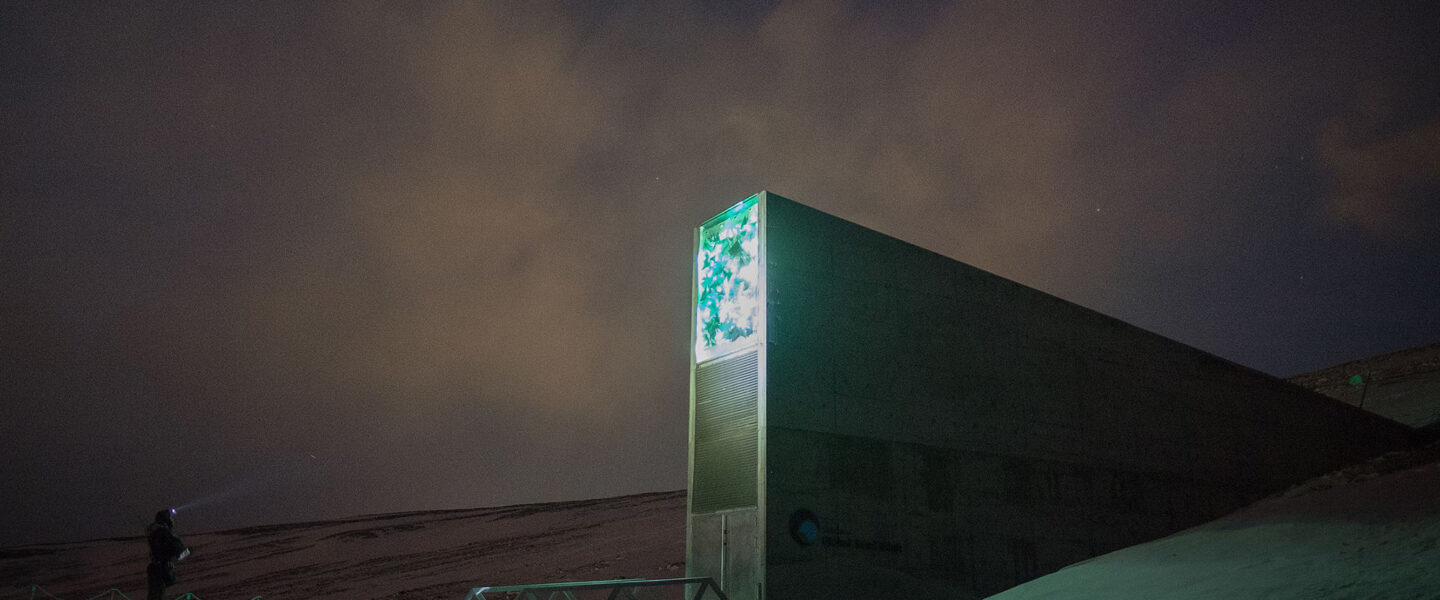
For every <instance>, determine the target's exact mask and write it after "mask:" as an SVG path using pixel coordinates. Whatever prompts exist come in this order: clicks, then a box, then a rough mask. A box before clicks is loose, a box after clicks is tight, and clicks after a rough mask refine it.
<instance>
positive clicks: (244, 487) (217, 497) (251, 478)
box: [170, 454, 319, 514]
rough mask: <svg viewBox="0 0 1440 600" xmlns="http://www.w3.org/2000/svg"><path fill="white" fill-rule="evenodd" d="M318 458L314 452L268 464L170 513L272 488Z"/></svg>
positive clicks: (171, 510)
mask: <svg viewBox="0 0 1440 600" xmlns="http://www.w3.org/2000/svg"><path fill="white" fill-rule="evenodd" d="M318 461H319V459H317V458H315V455H314V454H307V455H306V458H302V459H298V460H294V461H290V462H288V463H278V464H274V465H270V466H269V467H266V468H264V469H261V470H259V471H255V472H253V473H250V474H249V475H248V476H246V477H243V478H241V479H238V480H236V481H234V482H233V483H231V484H230V485H228V486H225V487H223V488H221V489H220V490H218V491H216V492H212V493H209V494H205V495H204V496H201V497H199V498H195V499H193V500H191V501H189V502H186V503H184V504H180V505H178V506H175V507H174V508H171V509H170V514H176V513H178V512H180V511H182V510H190V509H192V508H196V507H199V506H207V505H212V504H219V503H222V502H225V501H228V500H231V499H233V498H237V497H241V496H244V495H247V494H254V493H259V492H262V491H265V490H267V489H270V488H274V487H276V486H277V485H279V484H280V483H282V482H285V481H288V480H290V479H293V478H294V477H295V476H296V475H299V474H301V471H302V470H303V469H304V468H305V467H306V466H309V465H312V464H316V463H317V462H318Z"/></svg>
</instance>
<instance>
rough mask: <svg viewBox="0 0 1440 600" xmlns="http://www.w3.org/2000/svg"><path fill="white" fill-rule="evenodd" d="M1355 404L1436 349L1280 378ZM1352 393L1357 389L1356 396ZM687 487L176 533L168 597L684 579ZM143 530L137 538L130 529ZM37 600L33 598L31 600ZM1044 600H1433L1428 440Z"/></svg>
mask: <svg viewBox="0 0 1440 600" xmlns="http://www.w3.org/2000/svg"><path fill="white" fill-rule="evenodd" d="M1355 373H1363V374H1365V375H1366V376H1367V377H1368V378H1370V380H1371V388H1370V389H1369V390H1368V392H1367V398H1366V402H1365V408H1366V409H1371V410H1375V411H1376V412H1378V413H1380V414H1384V415H1387V416H1390V417H1391V418H1396V419H1399V420H1402V421H1404V422H1407V423H1409V424H1411V425H1416V426H1425V425H1431V429H1434V428H1435V427H1436V426H1435V425H1432V424H1435V423H1436V422H1437V421H1440V345H1432V346H1426V347H1422V348H1415V349H1411V350H1407V351H1402V352H1397V353H1392V354H1389V355H1384V356H1379V357H1374V358H1371V359H1365V360H1363V361H1355V362H1353V363H1346V364H1344V365H1339V366H1336V367H1332V368H1330V369H1326V370H1324V371H1317V372H1315V373H1309V374H1306V375H1302V376H1298V377H1295V378H1292V379H1291V381H1292V382H1295V383H1298V384H1300V385H1304V386H1306V387H1310V388H1311V389H1316V390H1318V391H1321V392H1323V393H1328V394H1331V395H1333V396H1335V397H1339V398H1341V399H1345V400H1347V401H1351V402H1352V403H1358V400H1359V397H1358V390H1357V389H1355V388H1351V387H1349V386H1348V383H1347V380H1348V378H1349V377H1350V376H1351V375H1353V374H1355ZM1351 396H1354V397H1353V398H1352V397H1351ZM684 513H685V493H684V492H683V491H677V492H662V493H654V494H641V495H635V496H624V497H620V498H607V499H599V500H584V501H575V502H560V503H549V504H532V505H523V506H510V507H499V508H482V509H469V510H452V511H429V512H414V513H397V514H387V515H369V516H361V517H354V518H349V519H338V520H333V521H321V522H312V523H296V524H287V525H267V526H260V527H249V528H244V529H234V530H228V531H217V532H210V533H187V532H186V531H185V529H184V525H185V523H184V520H183V514H182V515H181V516H182V519H181V521H180V528H181V529H180V533H181V534H182V535H184V537H185V541H186V542H187V543H188V544H189V545H190V546H191V547H192V548H194V550H195V555H194V556H193V557H191V558H190V559H189V560H186V561H185V562H184V563H182V564H181V566H180V583H179V584H178V585H176V586H175V587H172V588H171V589H170V594H169V596H170V597H171V598H174V597H176V596H179V595H181V594H183V593H185V592H192V593H194V594H196V595H197V596H199V597H200V598H201V599H202V600H248V599H250V598H251V597H253V596H256V595H262V596H264V597H265V598H269V599H276V600H278V599H280V598H296V599H306V600H310V599H326V598H336V599H339V598H345V599H346V600H361V599H368V598H406V599H414V600H429V599H432V598H433V599H447V600H462V599H463V598H464V596H465V593H466V592H467V591H468V590H469V589H470V588H472V587H477V586H482V585H507V584H520V583H537V582H549V581H588V580H597V579H618V578H627V577H639V578H666V577H679V576H682V575H683V574H684V572H685V566H684V562H683V561H684V554H685V518H684ZM138 533H139V532H137V534H138ZM146 560H147V558H146V548H145V542H144V540H143V538H141V537H138V536H137V537H134V538H123V539H109V540H95V541H90V542H80V543H72V544H48V545H37V546H24V547H18V548H7V549H0V600H10V599H12V598H21V597H28V596H29V594H30V588H29V586H30V585H31V584H39V585H41V586H43V587H44V589H45V590H46V591H48V592H50V593H52V594H54V595H56V596H59V597H60V598H62V599H63V600H86V599H88V598H91V597H93V596H96V595H98V594H101V593H103V592H105V591H106V590H108V589H110V588H118V589H119V590H120V591H121V592H123V593H125V594H127V595H128V596H130V597H131V598H132V599H134V600H139V599H140V598H143V597H144V593H145V591H144V585H145V582H144V569H145V563H146ZM37 597H40V596H37ZM992 598H995V599H997V600H1040V599H1061V598H1064V599H1096V600H1100V599H1104V600H1128V599H1146V600H1150V599H1169V598H1173V599H1202V598H1203V599H1225V600H1261V599H1266V600H1270V599H1287V598H1294V599H1302V598H1303V599H1320V600H1324V599H1333V600H1342V599H1343V600H1352V599H1363V598H1376V599H1380V598H1384V599H1404V598H1426V599H1435V598H1440V443H1437V444H1432V445H1430V446H1426V447H1424V448H1421V449H1416V450H1413V451H1410V452H1404V453H1394V454H1390V455H1386V456H1384V457H1381V458H1378V459H1376V460H1372V461H1368V462H1366V463H1363V464H1359V465H1353V466H1351V467H1349V468H1346V469H1343V470H1341V471H1338V472H1336V473H1332V474H1329V475H1326V476H1323V477H1320V478H1317V479H1314V480H1311V481H1309V482H1306V483H1304V484H1301V485H1299V486H1296V487H1294V488H1292V489H1291V490H1289V491H1287V492H1286V493H1284V494H1282V495H1279V496H1276V497H1273V498H1269V499H1266V500H1262V501H1260V502H1258V503H1256V504H1254V505H1251V506H1249V507H1247V508H1244V509H1241V510H1240V511H1237V512H1235V513H1233V514H1231V515H1229V516H1226V517H1224V518H1221V519H1219V520H1216V521H1212V522H1210V523H1207V524H1205V525H1201V526H1199V527H1195V528H1192V529H1188V530H1186V531H1182V532H1179V533H1176V534H1174V535H1171V536H1169V537H1165V538H1162V539H1159V540H1156V541H1153V542H1149V543H1146V544H1140V545H1137V546H1132V547H1129V548H1125V549H1123V550H1119V551H1116V552H1112V553H1110V554H1106V555H1103V556H1099V557H1096V558H1093V559H1090V560H1088V561H1085V562H1082V563H1078V564H1075V565H1071V566H1069V567H1066V568H1064V569H1061V570H1060V571H1058V572H1055V573H1052V574H1050V575H1047V576H1045V577H1041V578H1039V579H1037V580H1034V581H1031V582H1030V583H1027V584H1024V585H1021V586H1019V587H1016V588H1013V589H1011V590H1007V591H1006V592H1003V593H1001V594H999V595H996V596H993V597H992Z"/></svg>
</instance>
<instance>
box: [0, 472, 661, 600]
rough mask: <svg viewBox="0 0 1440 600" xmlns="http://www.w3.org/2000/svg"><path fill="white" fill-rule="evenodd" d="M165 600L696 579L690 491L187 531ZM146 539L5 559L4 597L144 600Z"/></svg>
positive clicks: (418, 593)
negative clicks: (41, 593)
mask: <svg viewBox="0 0 1440 600" xmlns="http://www.w3.org/2000/svg"><path fill="white" fill-rule="evenodd" d="M178 525H179V527H180V530H179V531H180V533H181V535H182V536H183V537H184V539H185V543H186V544H188V545H189V546H190V547H191V548H192V549H194V551H195V554H194V556H192V557H190V558H189V559H187V560H185V561H184V562H182V563H180V566H179V575H180V581H179V583H177V584H176V585H175V586H174V587H172V588H170V590H169V593H167V596H169V597H171V598H174V597H176V596H179V595H181V594H184V593H185V592H192V593H194V594H195V595H197V596H199V597H200V598H201V599H202V600H247V599H249V598H251V597H253V596H256V595H262V596H264V597H265V598H273V599H275V600H279V599H281V598H294V599H307V600H309V599H316V600H318V599H324V598H335V599H340V598H344V599H346V600H359V599H365V598H405V599H407V600H411V599H413V600H427V599H431V598H435V599H442V598H443V599H445V600H462V599H463V598H464V597H465V593H466V592H468V591H469V590H470V588H472V587H477V586H482V585H505V584H520V583H536V582H545V581H589V580H597V579H617V578H626V577H642V578H664V577H681V576H683V575H684V573H685V565H684V562H683V561H684V560H685V493H684V492H683V491H680V492H662V493H655V494H641V495H636V496H623V497H620V498H606V499H601V500H584V501H576V502H559V503H550V504H530V505H523V506H510V507H501V508H483V509H473V510H454V511H432V512H415V513H396V514H387V515H373V516H363V517H355V518H350V519H340V520H334V521H320V522H313V523H295V524H288V525H267V526H261V527H247V528H244V529H234V530H228V531H217V532H211V533H199V534H186V532H185V530H184V525H185V524H184V521H183V520H181V521H180V522H179V523H178ZM146 553H147V550H146V545H145V540H144V539H143V538H141V537H135V538H122V539H108V540H96V541H90V542H81V543H74V544H53V545H40V546H24V547H19V548H8V549H0V599H8V598H20V597H21V596H25V597H27V598H28V594H29V591H30V588H29V586H30V585H31V584H39V585H40V586H41V587H42V588H44V589H45V590H46V591H48V592H49V593H51V594H54V595H55V596H58V597H60V598H61V599H63V600H85V599H87V598H90V597H92V596H95V595H97V594H100V593H102V592H104V591H105V590H107V589H109V588H112V587H113V588H119V590H120V591H121V592H123V593H125V594H126V595H128V596H129V597H130V598H132V599H134V600H140V599H142V598H144V597H145V577H144V573H145V564H146V562H147V561H148V558H147V554H146Z"/></svg>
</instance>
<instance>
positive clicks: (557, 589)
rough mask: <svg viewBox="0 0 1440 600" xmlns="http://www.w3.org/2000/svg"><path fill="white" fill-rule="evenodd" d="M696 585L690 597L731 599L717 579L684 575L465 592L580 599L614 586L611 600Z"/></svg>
mask: <svg viewBox="0 0 1440 600" xmlns="http://www.w3.org/2000/svg"><path fill="white" fill-rule="evenodd" d="M690 585H693V586H695V595H693V596H690V600H702V599H703V598H705V597H706V596H705V592H714V597H716V598H719V599H720V600H730V598H729V597H727V596H726V595H725V592H723V591H721V590H720V586H718V585H715V580H713V579H711V578H709V577H682V578H677V579H614V580H610V581H577V582H570V583H534V584H528V585H506V586H487V587H477V588H473V589H471V590H470V593H469V594H466V595H465V600H507V599H511V598H514V599H516V600H576V596H575V593H576V592H583V591H594V590H601V591H603V590H610V595H609V596H607V597H606V598H607V599H608V600H636V597H635V590H636V589H637V588H643V587H672V586H690ZM487 594H488V595H487Z"/></svg>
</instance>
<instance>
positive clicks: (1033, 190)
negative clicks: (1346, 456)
mask: <svg viewBox="0 0 1440 600" xmlns="http://www.w3.org/2000/svg"><path fill="white" fill-rule="evenodd" d="M1425 11H1426V7H1425V6H1424V5H1423V3H1414V4H1403V5H1394V6H1386V7H1350V8H1345V9H1335V10H1320V9H1317V8H1315V7H1313V6H1310V5H1307V4H1304V3H1297V4H1295V5H1294V6H1283V5H1263V6H1250V5H1248V4H1244V5H1240V6H1233V7H1215V6H1213V5H1210V4H1188V3H1127V2H1106V3H1096V4H1090V5H1086V6H1078V5H1077V6H1068V5H1066V6H1056V5H1053V4H1044V5H1041V4H1026V3H1006V4H1000V5H995V4H967V3H955V4H943V3H922V4H915V5H912V6H910V7H908V8H907V9H904V10H901V9H897V8H894V7H893V6H892V5H890V4H889V3H868V2H826V1H801V2H784V3H774V4H771V3H755V4H753V5H749V6H745V7H743V8H735V7H733V6H727V7H726V8H724V9H719V8H714V7H709V6H704V5H702V4H700V3H672V4H669V5H667V6H664V7H660V8H657V7H654V6H645V5H641V4H639V3H626V2H619V3H575V4H564V3H431V4H424V5H410V4H393V3H374V4H350V3H347V4H343V5H342V4H303V5H273V6H268V5H267V6H260V7H254V6H229V5H205V6H196V5H186V4H179V5H172V6H143V7H142V6H139V5H117V4H113V3H105V4H91V5H79V4H71V5H35V6H18V5H14V6H7V7H5V8H4V14H3V15H0V24H3V25H0V27H3V30H0V45H3V51H4V52H3V57H0V67H3V73H0V75H3V77H0V86H3V88H0V89H3V94H0V126H3V130H4V131H5V142H4V145H3V150H0V153H3V154H0V248H3V257H4V259H3V263H0V267H3V270H0V287H3V289H4V290H5V291H4V292H3V294H0V301H3V304H0V311H3V312H0V377H3V379H4V380H5V381H7V382H9V387H8V389H7V390H6V392H5V396H6V397H5V405H6V406H7V407H10V408H9V409H8V410H7V415H6V419H5V420H4V423H3V424H0V434H3V439H4V440H5V442H4V444H5V446H4V454H5V456H6V457H7V458H6V475H7V480H8V481H11V482H12V483H11V484H10V485H7V487H6V490H5V492H4V493H5V496H4V505H5V506H6V507H8V508H10V509H11V510H10V511H9V516H7V517H6V520H5V521H4V524H3V526H0V529H3V530H4V531H6V532H8V533H7V534H6V537H4V538H3V539H0V542H4V543H15V542H21V541H33V540H40V539H45V540H56V539H66V538H74V537H84V536H91V535H109V534H126V533H134V529H135V528H134V527H133V526H132V525H133V523H132V521H134V517H133V515H141V516H143V515H145V514H148V513H150V512H153V511H154V510H155V508H156V507H158V506H164V505H166V504H174V503H180V502H183V501H186V500H188V499H191V498H198V497H201V496H205V495H207V494H212V493H215V492H216V490H226V489H231V488H233V487H234V482H235V481H242V482H243V481H263V482H266V483H264V484H263V486H262V485H260V484H256V485H254V486H252V487H256V488H259V487H264V488H265V489H263V490H259V489H257V490H256V491H253V492H246V493H244V494H238V495H236V496H235V497H234V499H233V500H230V501H227V502H225V503H217V504H214V505H212V506H211V507H210V508H207V509H204V510H201V509H196V513H195V514H194V515H191V516H189V517H187V519H188V521H187V522H188V523H189V524H190V525H191V526H193V527H214V526H221V525H230V524H237V523H243V522H260V521H272V522H273V521H282V520H288V519H296V518H307V517H315V516H322V515H336V514H347V513H355V512H374V511H382V510H395V509H405V508H427V507H457V506H477V505H484V504H494V503H502V502H519V501H528V500H542V499H563V498H574V497H581V496H597V495H604V494H618V493H623V492H632V491H640V490H649V489H670V488H678V487H681V486H683V484H684V452H683V447H684V443H685V428H684V419H685V410H686V408H685V398H686V391H685V390H686V387H685V386H686V377H687V375H686V372H685V368H686V367H685V365H686V346H687V342H688V333H687V326H688V314H687V303H688V299H689V291H688V288H687V285H688V272H689V265H690V257H689V256H688V253H689V247H690V243H691V230H690V228H691V227H693V226H694V225H695V224H696V223H698V222H699V221H701V220H702V219H704V218H705V217H707V216H709V215H711V214H713V213H715V212H717V211H718V210H720V209H721V208H723V207H725V206H728V205H729V204H730V203H732V202H734V201H736V200H738V199H740V198H743V197H745V196H747V195H749V194H750V193H753V192H755V191H757V190H758V189H761V188H767V189H771V190H774V191H777V192H779V193H782V194H785V195H788V196H790V197H793V198H796V199H798V200H801V201H804V202H807V203H811V204H813V205H815V206H817V207H819V208H821V209H824V210H827V211H830V212H833V213H835V214H838V215H841V216H843V217H846V218H851V219H853V220H856V221H858V222H861V223H862V224H865V225H868V226H871V227H874V228H876V229H879V230H881V231H885V232H887V233H891V234H894V235H897V236H899V237H901V238H903V239H906V240H909V241H912V242H915V243H918V244H920V245H922V246H925V247H928V248H931V249H934V250H936V251H939V252H942V253H944V254H947V255H949V256H952V257H955V258H957V259H960V260H964V261H966V262H969V263H971V264H974V265H976V266H979V267H982V268H985V269H989V270H992V271H995V272H997V273H1000V274H1002V275H1005V276H1007V277H1011V278H1014V279H1017V280H1019V281H1021V282H1023V283H1027V284H1029V285H1032V286H1036V287H1039V288H1041V289H1044V290H1047V291H1051V292H1053V293H1056V294H1058V295H1061V296H1063V297H1066V298H1069V299H1072V300H1075V301H1078V302H1081V303H1083V304H1086V305H1088V306H1092V307H1095V308H1097V309H1100V310H1102V311H1105V312H1108V313H1111V314H1114V315H1116V316H1118V317H1121V318H1124V319H1127V320H1130V321H1132V322H1136V323H1138V324H1141V325H1143V326H1146V327H1150V328H1153V329H1155V330H1157V331H1159V332H1161V333H1164V334H1166V335H1170V336H1172V337H1175V338H1178V339H1180V340H1182V341H1185V342H1189V343H1192V344H1195V345H1198V346H1200V347H1201V348H1204V349H1207V350H1210V351H1213V352H1217V353H1219V354H1221V355H1222V356H1225V357H1227V358H1232V359H1235V360H1238V361H1240V362H1243V363H1247V364H1251V365H1254V366H1256V367H1259V368H1261V369H1264V370H1267V371H1271V372H1275V373H1279V374H1289V373H1291V372H1295V371H1298V370H1302V369H1307V368H1316V367H1320V366H1325V365H1327V364H1330V363H1334V362H1339V361H1341V360H1345V359H1350V358H1354V357H1356V356H1359V355H1364V354H1369V353H1374V352H1378V351H1382V350H1389V349H1395V348H1398V347H1402V346H1406V345H1410V344H1417V343H1422V342H1432V341H1434V337H1435V335H1436V334H1437V333H1440V321H1437V320H1436V319H1437V316H1436V314H1434V311H1432V310H1429V307H1430V306H1432V304H1433V302H1432V300H1433V298H1434V295H1435V293H1436V292H1437V291H1440V290H1437V289H1436V285H1437V284H1436V282H1435V281H1434V277H1433V264H1431V263H1433V257H1434V256H1436V255H1440V246H1437V242H1436V240H1437V239H1440V237H1437V236H1434V235H1432V234H1433V233H1434V231H1435V226H1436V220H1437V219H1436V213H1435V211H1434V209H1433V207H1434V206H1436V198H1437V197H1436V193H1437V191H1436V188H1437V185H1436V181H1437V180H1436V177H1437V170H1436V164H1435V161H1434V157H1435V156H1440V152H1437V144H1440V141H1437V139H1436V136H1435V123H1436V118H1437V115H1440V102H1437V101H1436V98H1440V94H1437V93H1436V87H1437V84H1436V72H1437V71H1436V64H1435V63H1436V59H1435V58H1434V57H1436V56H1440V51H1437V50H1440V49H1437V48H1435V46H1436V42H1435V40H1434V36H1433V35H1432V34H1431V32H1432V31H1433V30H1434V25H1435V24H1436V23H1435V19H1434V18H1433V16H1432V15H1429V14H1427V13H1426V12H1425ZM1424 257H1431V258H1430V259H1426V258H1424ZM309 454H315V455H316V456H317V457H318V458H317V459H315V461H316V462H315V463H314V464H310V463H308V462H306V461H300V464H303V465H304V468H303V469H301V468H296V467H294V465H295V464H296V463H295V461H297V460H298V459H299V458H302V457H305V456H308V455H309ZM273 472H282V473H286V475H285V476H283V477H275V476H270V475H265V474H267V473H273ZM291 473H293V475H291Z"/></svg>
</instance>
